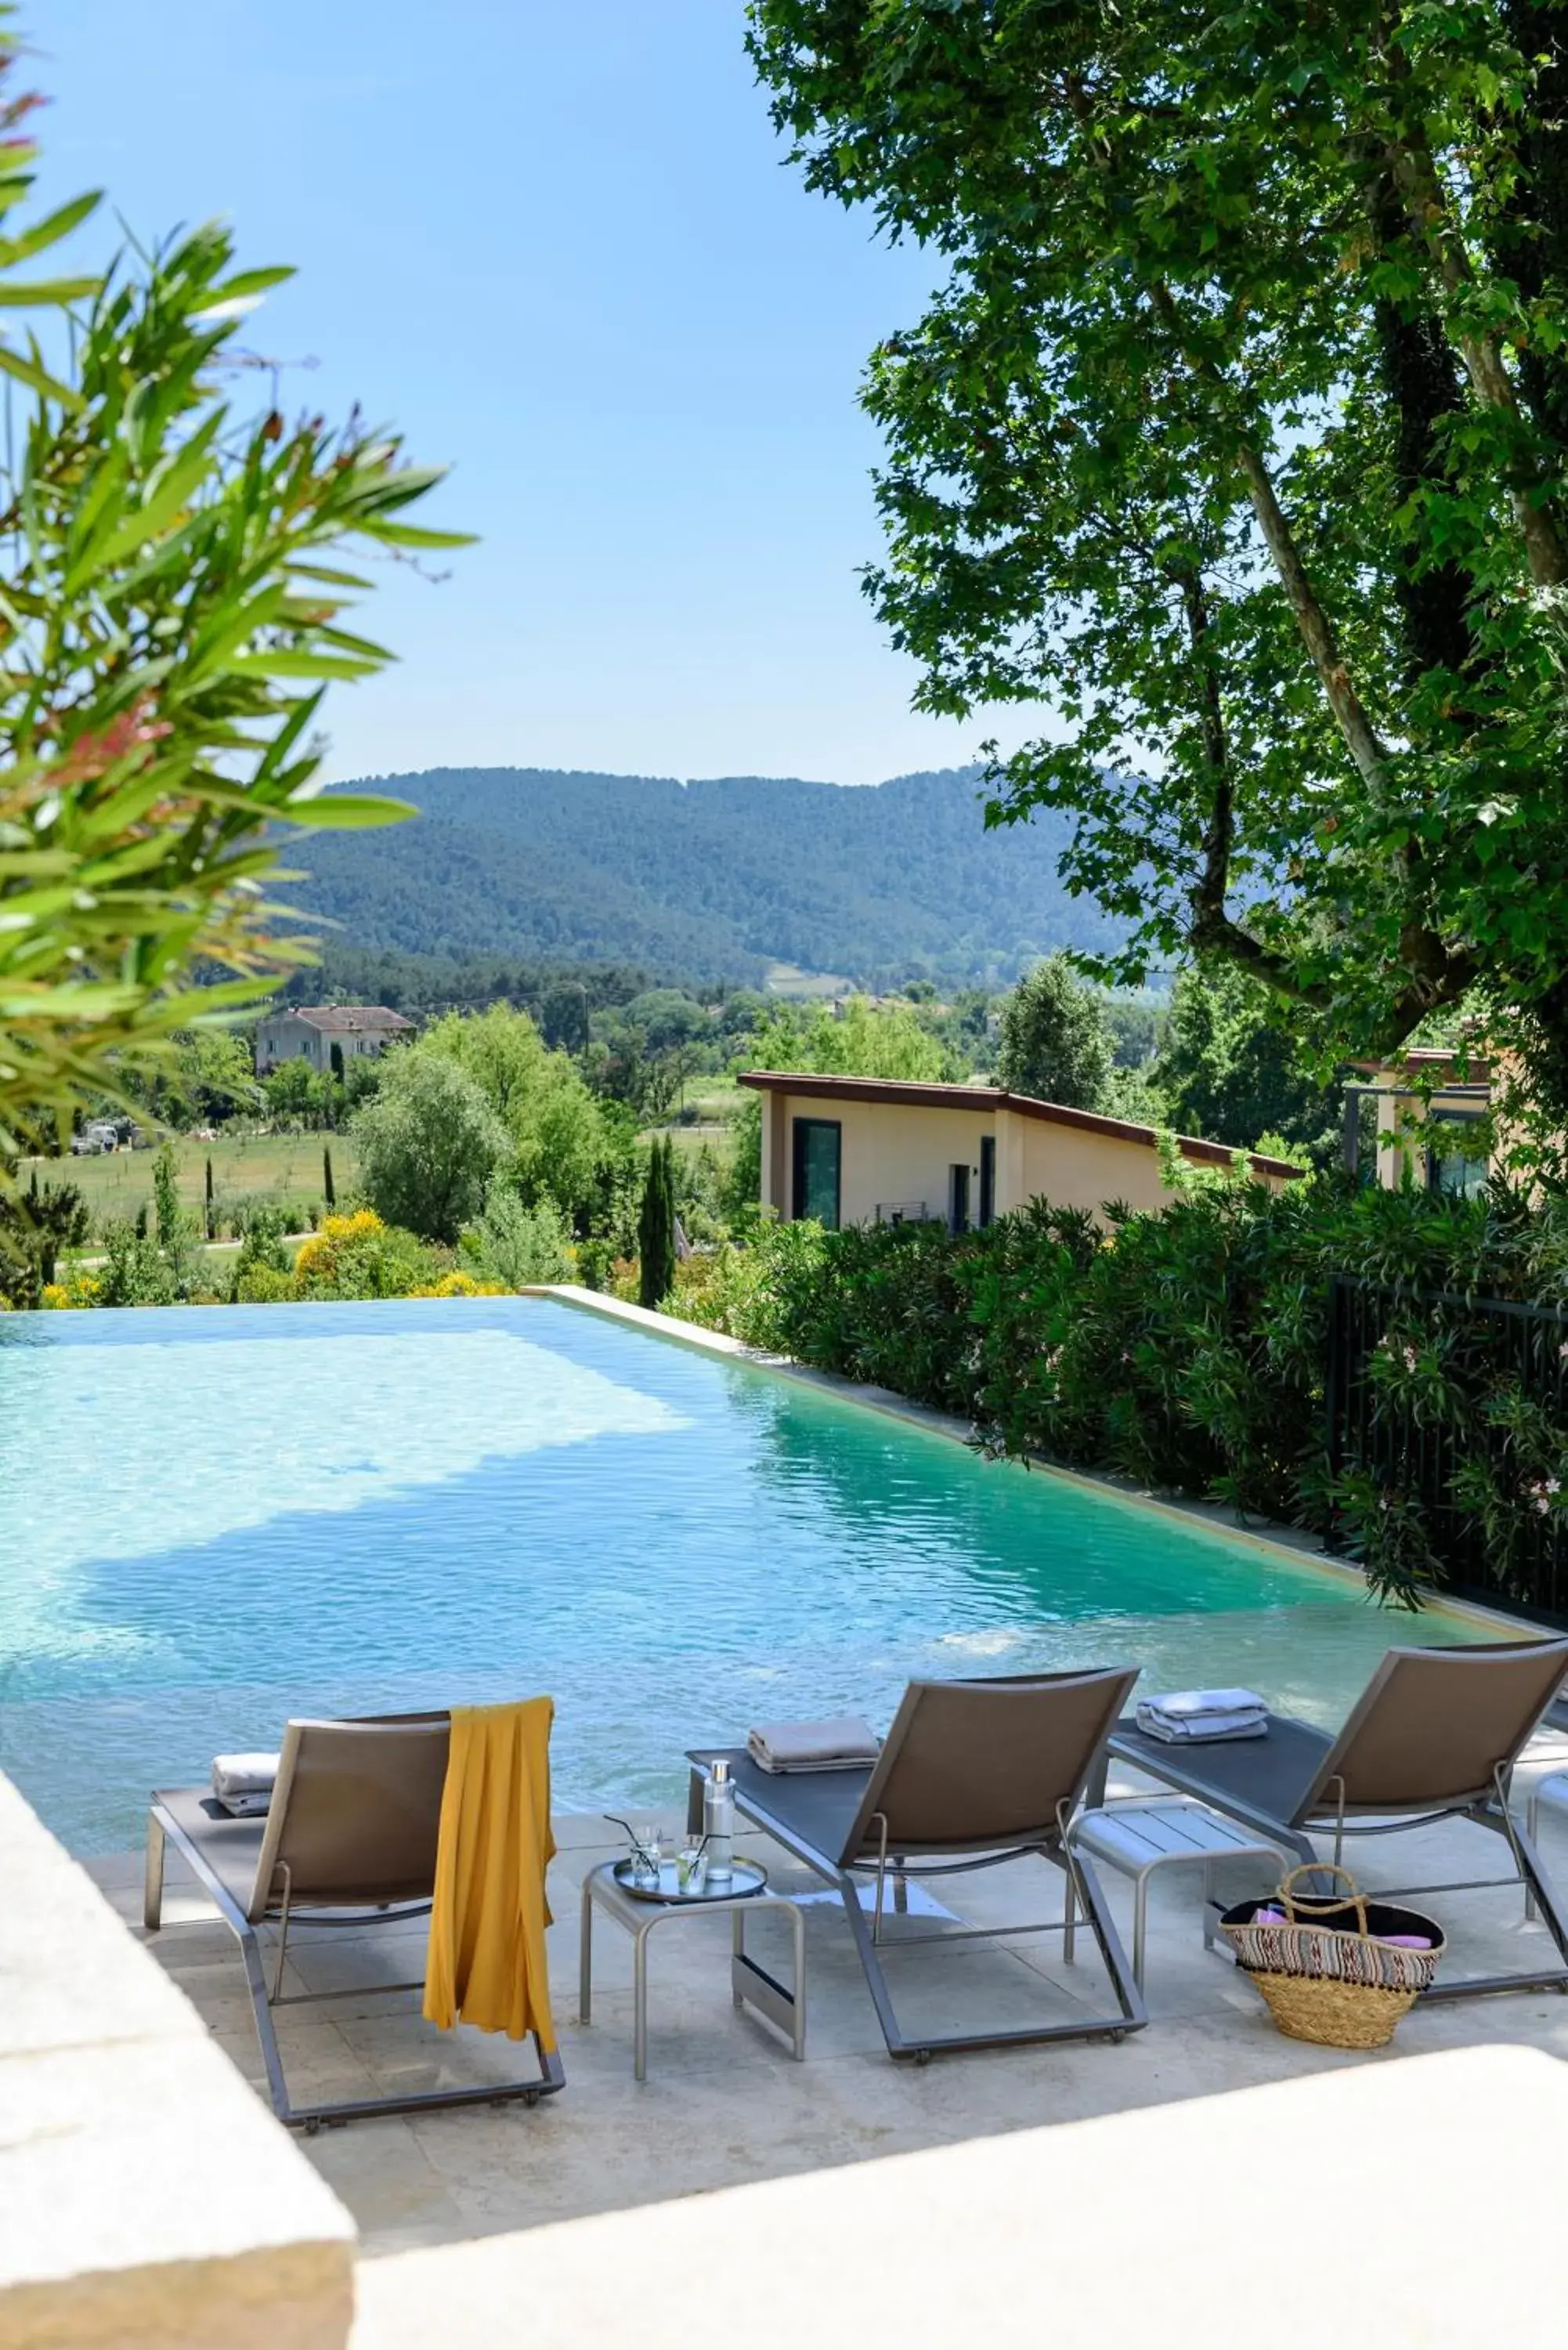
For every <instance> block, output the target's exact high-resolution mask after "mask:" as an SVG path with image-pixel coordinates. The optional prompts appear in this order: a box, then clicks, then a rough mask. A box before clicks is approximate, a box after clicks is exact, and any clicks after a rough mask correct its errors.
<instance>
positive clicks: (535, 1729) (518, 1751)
mask: <svg viewBox="0 0 1568 2350" xmlns="http://www.w3.org/2000/svg"><path fill="white" fill-rule="evenodd" d="M555 1715H556V1708H555V1702H554V1700H552V1699H550V1698H547V1697H535V1698H529V1699H527V1700H524V1703H522V1704H520V1705H491V1706H454V1707H453V1709H452V1751H451V1753H450V1755H449V1758H448V1761H447V1766H446V1784H445V1786H444V1787H443V1788H442V1790H441V1830H440V1835H439V1837H438V1841H437V1846H436V1875H435V1900H434V1903H433V1904H432V1907H431V1935H430V1953H429V1957H428V1959H427V1960H426V1963H425V2015H426V2017H427V2019H428V2021H429V2022H431V2023H434V2024H436V2025H438V2026H439V2027H440V2029H441V2031H443V2032H450V2031H451V2029H452V2025H453V2024H454V2023H456V2022H458V2021H459V2019H460V2018H461V2020H462V2022H464V2023H472V2024H476V2025H477V2026H478V2028H479V2030H480V2031H481V2032H504V2033H505V2034H506V2036H507V2038H508V2039H509V2040H522V2039H524V2038H525V2037H526V2035H527V2034H528V2033H530V2032H536V2033H538V2035H539V2044H540V2046H541V2047H542V2048H543V2049H544V2050H545V2052H546V2054H548V2053H549V2052H550V2051H552V2050H553V2049H554V2048H555V2045H556V2027H555V2025H554V2023H553V2022H552V2021H551V2018H550V1979H549V1974H548V1971H547V1969H546V1965H545V1927H546V1926H548V1925H549V1924H550V1923H551V1918H550V1911H549V1907H548V1905H547V1903H546V1902H545V1868H546V1866H548V1864H549V1862H550V1861H551V1860H553V1859H554V1857H555V1853H556V1843H555V1838H554V1837H553V1836H552V1835H551V1834H550V1725H551V1722H552V1721H554V1720H555Z"/></svg>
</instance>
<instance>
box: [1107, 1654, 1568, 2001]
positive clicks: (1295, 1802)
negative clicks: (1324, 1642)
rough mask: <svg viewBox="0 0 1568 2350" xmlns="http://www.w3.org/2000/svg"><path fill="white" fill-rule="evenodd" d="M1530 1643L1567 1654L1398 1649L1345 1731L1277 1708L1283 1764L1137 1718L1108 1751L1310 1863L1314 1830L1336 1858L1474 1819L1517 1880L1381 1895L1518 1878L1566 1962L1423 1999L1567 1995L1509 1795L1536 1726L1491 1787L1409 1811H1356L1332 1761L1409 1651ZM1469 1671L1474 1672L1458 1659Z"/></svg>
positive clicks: (1244, 1747) (1550, 1924)
mask: <svg viewBox="0 0 1568 2350" xmlns="http://www.w3.org/2000/svg"><path fill="white" fill-rule="evenodd" d="M1527 1646H1528V1647H1531V1648H1535V1649H1536V1651H1537V1653H1538V1654H1539V1655H1540V1656H1541V1657H1542V1659H1544V1661H1545V1663H1546V1665H1547V1668H1548V1669H1550V1667H1551V1664H1552V1659H1554V1658H1555V1659H1559V1660H1561V1659H1563V1658H1564V1657H1568V1649H1565V1648H1563V1644H1562V1643H1561V1642H1542V1643H1539V1644H1534V1643H1532V1644H1524V1643H1513V1642H1508V1643H1505V1642H1497V1643H1494V1644H1492V1645H1490V1647H1478V1648H1472V1649H1468V1650H1464V1651H1459V1652H1454V1651H1447V1650H1443V1649H1438V1648H1432V1649H1427V1650H1424V1651H1408V1650H1400V1649H1397V1648H1395V1649H1390V1650H1389V1651H1388V1653H1387V1655H1386V1657H1385V1659H1384V1660H1383V1664H1382V1665H1381V1666H1380V1667H1379V1669H1378V1670H1377V1671H1376V1673H1375V1674H1374V1675H1373V1677H1372V1679H1371V1681H1370V1682H1369V1683H1368V1685H1367V1688H1366V1691H1365V1692H1364V1693H1363V1696H1362V1698H1361V1700H1360V1701H1359V1703H1358V1705H1357V1706H1356V1708H1355V1710H1354V1711H1353V1712H1352V1714H1351V1716H1350V1718H1349V1720H1348V1721H1347V1722H1346V1725H1345V1729H1344V1730H1342V1731H1341V1732H1340V1735H1339V1737H1338V1738H1337V1739H1332V1738H1330V1737H1328V1736H1327V1735H1326V1734H1325V1733H1324V1731H1320V1730H1318V1729H1316V1728H1315V1727H1314V1725H1312V1724H1311V1723H1307V1722H1303V1721H1295V1720H1293V1719H1292V1718H1291V1717H1289V1716H1282V1715H1275V1714H1271V1715H1270V1717H1269V1729H1270V1736H1271V1738H1272V1740H1273V1742H1274V1744H1275V1749H1276V1751H1277V1755H1278V1761H1277V1763H1274V1764H1272V1766H1271V1765H1270V1764H1269V1763H1265V1762H1264V1760H1263V1758H1262V1756H1261V1755H1260V1752H1259V1749H1258V1748H1257V1747H1256V1746H1253V1745H1251V1744H1250V1743H1249V1742H1239V1743H1237V1744H1235V1745H1233V1746H1225V1745H1219V1746H1214V1745H1210V1746H1204V1745H1196V1746H1192V1747H1188V1748H1182V1747H1179V1746H1161V1745H1160V1744H1159V1743H1158V1742H1157V1741H1155V1740H1153V1739H1150V1738H1149V1737H1147V1735H1146V1734H1145V1733H1144V1732H1143V1731H1140V1730H1139V1729H1138V1728H1137V1724H1136V1723H1135V1722H1134V1721H1123V1722H1121V1723H1120V1724H1118V1726H1117V1728H1116V1731H1115V1732H1114V1733H1113V1734H1112V1736H1111V1738H1110V1739H1109V1741H1108V1742H1107V1746H1106V1753H1107V1754H1108V1755H1115V1756H1116V1757H1118V1758H1119V1759H1120V1760H1121V1761H1123V1762H1127V1763H1133V1764H1135V1765H1136V1766H1137V1767H1138V1768H1139V1769H1142V1770H1145V1771H1147V1772H1149V1773H1151V1775H1153V1776H1154V1777H1156V1778H1158V1779H1163V1780H1164V1782H1165V1783H1166V1784H1167V1785H1168V1786H1170V1787H1173V1788H1175V1789H1177V1790H1178V1792H1179V1793H1180V1794H1187V1795H1195V1796H1197V1797H1198V1798H1199V1801H1200V1802H1203V1803H1207V1804H1212V1805H1213V1806H1214V1807H1215V1809H1216V1810H1218V1811H1220V1812H1223V1813H1224V1814H1226V1815H1227V1817H1229V1818H1231V1819H1233V1820H1236V1821H1238V1822H1240V1823H1241V1825H1242V1826H1244V1827H1249V1828H1251V1829H1254V1830H1256V1831H1257V1832H1258V1833H1259V1834H1260V1835H1262V1836H1264V1837H1265V1838H1266V1839H1267V1840H1268V1841H1269V1842H1270V1843H1272V1844H1279V1845H1282V1846H1285V1847H1287V1849H1288V1850H1289V1851H1291V1852H1292V1853H1293V1854H1294V1855H1295V1856H1296V1857H1297V1858H1298V1859H1299V1860H1300V1861H1302V1862H1303V1864H1307V1865H1314V1864H1316V1863H1317V1861H1318V1853H1317V1850H1316V1847H1315V1845H1314V1837H1315V1838H1317V1839H1318V1840H1319V1841H1320V1842H1321V1841H1323V1840H1324V1839H1329V1840H1331V1841H1332V1844H1333V1855H1334V1860H1335V1861H1336V1862H1337V1861H1338V1860H1339V1859H1340V1858H1341V1857H1342V1856H1343V1853H1344V1849H1345V1839H1346V1838H1347V1837H1349V1836H1356V1835H1406V1834H1408V1833H1410V1832H1412V1831H1413V1830H1415V1829H1417V1828H1424V1827H1433V1826H1436V1825H1438V1824H1439V1823H1440V1822H1442V1821H1444V1820H1468V1821H1469V1822H1470V1823H1471V1824H1472V1825H1475V1826H1477V1827H1482V1828H1485V1829H1487V1830H1488V1831H1489V1832H1490V1834H1492V1835H1498V1836H1501V1838H1502V1839H1503V1842H1504V1843H1505V1844H1506V1845H1507V1846H1508V1849H1509V1853H1510V1856H1511V1859H1512V1861H1513V1873H1512V1875H1511V1876H1509V1877H1464V1878H1460V1879H1459V1880H1457V1881H1454V1882H1451V1883H1445V1884H1438V1885H1432V1884H1423V1885H1401V1886H1389V1887H1379V1888H1378V1895H1377V1898H1379V1899H1380V1900H1394V1899H1397V1898H1403V1899H1410V1898H1419V1897H1420V1896H1422V1895H1423V1894H1433V1893H1471V1892H1481V1891H1485V1890H1487V1889H1488V1888H1490V1887H1506V1886H1511V1885H1518V1886H1521V1887H1522V1888H1523V1891H1524V1895H1525V1909H1526V1915H1527V1916H1533V1915H1534V1914H1536V1913H1537V1912H1538V1913H1539V1914H1540V1916H1541V1917H1542V1918H1543V1919H1544V1921H1545V1924H1546V1927H1547V1930H1548V1932H1549V1933H1550V1934H1551V1937H1552V1941H1553V1943H1554V1944H1555V1945H1556V1950H1557V1954H1558V1957H1559V1959H1560V1960H1561V1961H1562V1964H1561V1965H1560V1966H1558V1967H1555V1968H1552V1969H1549V1970H1542V1969H1541V1968H1539V1967H1533V1968H1524V1969H1522V1970H1520V1971H1519V1972H1517V1973H1514V1974H1501V1975H1472V1976H1468V1977H1466V1978H1465V1979H1464V1980H1462V1981H1458V1982H1449V1981H1438V1982H1436V1983H1434V1984H1432V1985H1431V1987H1430V1988H1429V1989H1428V1990H1427V1991H1423V1992H1422V1993H1421V2000H1422V2003H1423V2004H1428V2003H1430V2004H1434V2005H1435V2004H1438V2003H1439V2002H1445V2001H1448V2000H1455V1999H1480V1998H1485V1997H1488V1996H1490V1995H1491V1994H1494V1993H1501V1992H1507V1991H1561V1992H1568V1914H1565V1913H1564V1911H1563V1907H1562V1904H1561V1903H1560V1901H1559V1900H1558V1898H1557V1896H1556V1894H1555V1892H1554V1891H1553V1889H1552V1883H1551V1880H1550V1879H1549V1878H1548V1877H1547V1876H1546V1874H1545V1871H1544V1870H1543V1868H1542V1865H1541V1859H1540V1856H1539V1855H1538V1853H1537V1852H1536V1849H1535V1845H1534V1840H1533V1838H1532V1835H1530V1834H1529V1832H1528V1829H1526V1828H1523V1827H1521V1825H1520V1824H1519V1822H1518V1820H1517V1819H1516V1818H1515V1817H1514V1814H1513V1811H1512V1808H1511V1801H1510V1796H1511V1779H1512V1768H1513V1761H1514V1759H1515V1754H1516V1753H1517V1752H1518V1751H1520V1750H1521V1749H1522V1746H1523V1744H1524V1742H1525V1740H1526V1738H1527V1737H1528V1735H1529V1730H1528V1729H1523V1730H1521V1733H1520V1735H1519V1737H1518V1739H1517V1741H1516V1742H1515V1747H1514V1752H1513V1753H1511V1754H1509V1755H1507V1756H1506V1757H1503V1758H1501V1759H1499V1760H1497V1761H1495V1762H1493V1763H1490V1766H1488V1767H1487V1768H1486V1769H1485V1770H1484V1771H1482V1770H1478V1772H1477V1774H1476V1776H1477V1780H1478V1782H1479V1781H1480V1779H1481V1778H1482V1777H1483V1776H1484V1777H1487V1778H1489V1779H1490V1784H1489V1785H1486V1786H1485V1787H1484V1788H1483V1787H1482V1786H1480V1784H1478V1785H1476V1786H1475V1787H1474V1788H1472V1789H1471V1790H1469V1791H1468V1792H1467V1793H1465V1794H1462V1795H1459V1796H1457V1797H1454V1798H1451V1799H1450V1798H1444V1797H1442V1796H1438V1797H1436V1798H1435V1799H1433V1800H1432V1801H1430V1802H1420V1801H1418V1800H1417V1802H1415V1803H1412V1804H1407V1805H1405V1806H1404V1807H1401V1806H1400V1805H1398V1804H1394V1803H1386V1804H1383V1805H1382V1806H1381V1807H1380V1808H1375V1807H1373V1806H1372V1805H1370V1804H1368V1805H1367V1806H1366V1808H1364V1809H1363V1810H1362V1811H1360V1812H1359V1813H1358V1812H1357V1811H1356V1810H1355V1809H1354V1808H1352V1807H1350V1806H1349V1805H1347V1803H1346V1800H1345V1780H1344V1778H1343V1777H1342V1776H1340V1774H1339V1771H1338V1769H1337V1768H1336V1763H1338V1760H1339V1758H1340V1756H1341V1754H1342V1752H1344V1750H1345V1745H1346V1742H1347V1740H1349V1739H1350V1737H1351V1735H1352V1732H1353V1731H1354V1730H1355V1726H1356V1724H1357V1722H1358V1721H1361V1720H1363V1719H1366V1718H1369V1716H1370V1714H1371V1711H1372V1710H1373V1708H1374V1706H1375V1705H1376V1701H1377V1700H1378V1698H1379V1695H1380V1692H1381V1690H1382V1688H1383V1685H1384V1684H1385V1683H1386V1681H1387V1679H1389V1678H1390V1676H1391V1674H1392V1673H1393V1672H1394V1671H1395V1670H1396V1669H1398V1668H1399V1666H1400V1665H1401V1664H1402V1663H1403V1662H1404V1661H1405V1660H1406V1659H1410V1660H1411V1661H1412V1662H1416V1663H1419V1662H1420V1661H1429V1662H1432V1663H1439V1662H1440V1661H1441V1660H1442V1659H1444V1658H1445V1657H1448V1656H1450V1655H1454V1654H1456V1653H1457V1654H1459V1656H1461V1657H1466V1658H1473V1659H1475V1660H1476V1669H1478V1670H1483V1671H1484V1669H1485V1668H1486V1666H1487V1664H1488V1662H1489V1661H1490V1660H1491V1659H1498V1660H1500V1661H1501V1660H1503V1659H1506V1658H1507V1657H1508V1656H1510V1655H1512V1654H1517V1653H1518V1652H1519V1651H1520V1650H1521V1649H1524V1648H1526V1647H1527ZM1461 1669H1466V1670H1468V1669H1469V1668H1468V1667H1463V1666H1462V1667H1461ZM1564 1704H1565V1701H1564V1700H1563V1699H1561V1698H1559V1699H1557V1700H1555V1701H1554V1703H1553V1705H1552V1707H1551V1708H1548V1709H1544V1711H1546V1713H1547V1717H1548V1718H1550V1717H1551V1715H1552V1714H1555V1715H1556V1718H1557V1720H1558V1721H1562V1719H1563V1707H1564ZM1345 1767H1347V1768H1348V1767H1349V1765H1348V1764H1346V1766H1345ZM1104 1783H1105V1763H1104V1761H1103V1760H1102V1762H1101V1763H1100V1765H1099V1768H1098V1771H1097V1773H1096V1784H1095V1785H1094V1786H1092V1787H1091V1790H1090V1797H1089V1800H1090V1802H1091V1803H1095V1802H1096V1801H1098V1800H1101V1799H1102V1798H1103V1792H1104ZM1331 1889H1332V1880H1330V1879H1327V1878H1324V1890H1325V1891H1328V1890H1331Z"/></svg>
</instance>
